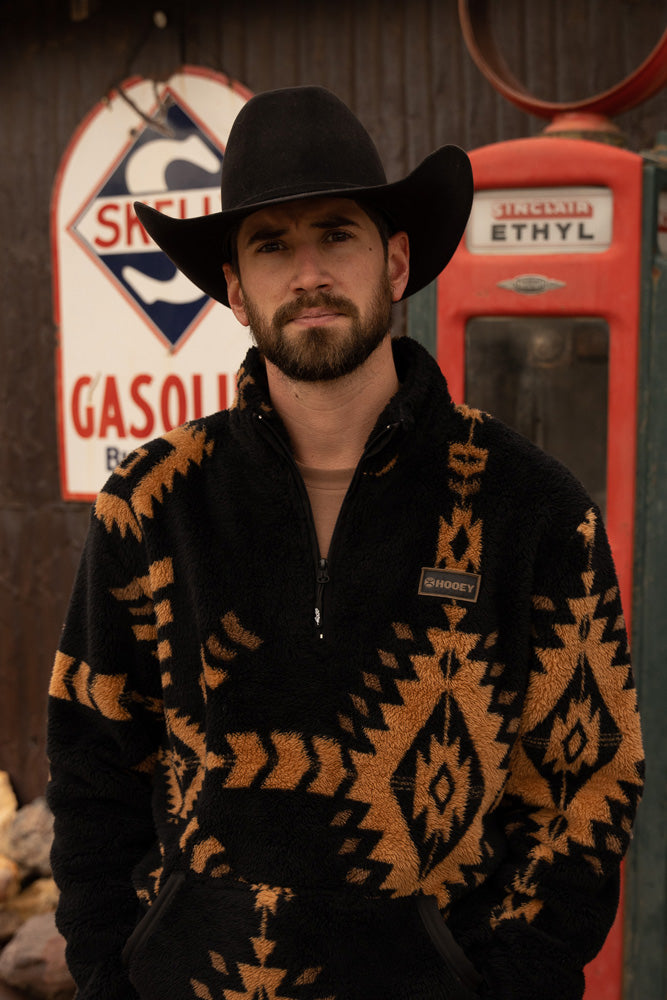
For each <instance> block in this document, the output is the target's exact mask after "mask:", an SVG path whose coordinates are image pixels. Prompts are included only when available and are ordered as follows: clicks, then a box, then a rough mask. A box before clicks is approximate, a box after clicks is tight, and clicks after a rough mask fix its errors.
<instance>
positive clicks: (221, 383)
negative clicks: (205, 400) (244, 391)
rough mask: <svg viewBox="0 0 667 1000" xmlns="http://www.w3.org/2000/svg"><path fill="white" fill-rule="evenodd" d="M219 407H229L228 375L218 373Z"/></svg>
mask: <svg viewBox="0 0 667 1000" xmlns="http://www.w3.org/2000/svg"><path fill="white" fill-rule="evenodd" d="M218 409H219V410H226V409H227V376H226V375H218Z"/></svg>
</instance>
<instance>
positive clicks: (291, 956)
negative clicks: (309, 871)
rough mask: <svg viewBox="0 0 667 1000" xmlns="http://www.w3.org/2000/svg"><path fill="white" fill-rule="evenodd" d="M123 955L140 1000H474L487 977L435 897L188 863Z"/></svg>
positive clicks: (168, 883)
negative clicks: (223, 874)
mask: <svg viewBox="0 0 667 1000" xmlns="http://www.w3.org/2000/svg"><path fill="white" fill-rule="evenodd" d="M429 900H430V901H429ZM123 961H124V962H125V964H126V965H127V969H128V976H129V979H130V982H131V983H132V985H133V986H134V988H135V989H136V991H137V993H138V994H139V997H140V998H141V1000H165V998H166V997H168V998H169V1000H192V997H193V996H202V997H207V996H211V997H225V996H229V997H232V996H239V997H241V996H248V997H251V996H256V997H260V996H265V997H276V1000H278V998H279V1000H283V998H284V1000H472V998H474V996H475V994H474V989H475V985H476V984H477V983H478V982H479V981H480V979H479V977H478V976H477V973H476V972H475V970H474V968H473V967H472V965H471V964H470V963H469V962H468V960H467V959H466V957H465V955H464V954H463V952H462V951H461V949H460V948H459V947H458V945H457V944H456V942H455V941H454V938H453V937H452V936H451V934H450V933H449V931H448V929H447V927H446V925H445V924H444V921H443V920H442V917H441V916H440V913H439V911H438V908H437V905H436V902H435V899H434V898H433V897H423V896H403V897H399V898H391V897H388V896H376V897H367V896H363V895H362V894H360V893H358V892H356V891H350V890H348V889H341V890H339V891H338V890H328V889H322V890H316V889H313V890H310V889H309V890H303V889H290V888H285V887H279V888H276V887H271V886H267V885H251V884H249V883H246V882H238V881H234V880H232V879H227V878H207V877H205V876H199V875H195V874H193V873H190V872H187V873H186V872H177V873H175V874H172V875H171V876H170V877H169V878H168V879H167V881H166V882H165V885H164V887H163V888H162V890H161V892H160V894H159V895H158V897H157V899H156V901H155V903H154V904H153V906H152V907H151V908H150V909H149V910H148V912H147V913H146V914H145V915H144V916H143V917H142V919H141V920H140V922H139V924H138V925H137V927H136V929H135V930H134V931H133V933H132V934H131V936H130V938H129V939H128V941H127V944H126V945H125V948H124V951H123Z"/></svg>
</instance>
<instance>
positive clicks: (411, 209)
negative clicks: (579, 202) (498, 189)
mask: <svg viewBox="0 0 667 1000" xmlns="http://www.w3.org/2000/svg"><path fill="white" fill-rule="evenodd" d="M313 197H336V198H351V199H353V200H354V201H358V202H361V203H362V206H363V204H367V205H369V206H372V207H373V208H376V209H378V210H379V211H380V212H382V213H383V214H384V215H385V216H387V217H388V219H389V221H390V223H391V225H392V227H393V229H394V231H396V232H398V231H401V230H403V231H405V232H406V233H407V234H408V238H409V241H410V277H409V280H408V283H407V286H406V289H405V291H404V293H403V296H402V297H403V298H407V297H408V296H410V295H413V294H414V293H415V292H417V291H419V289H421V288H424V287H425V286H426V285H428V284H429V283H430V282H431V281H433V280H434V279H435V278H436V277H437V276H438V275H439V274H440V272H441V271H442V270H443V269H444V268H445V266H446V265H447V263H448V262H449V260H450V259H451V257H452V255H453V253H454V251H455V250H456V248H457V246H458V244H459V241H460V240H461V237H462V236H463V232H464V230H465V227H466V223H467V221H468V216H469V214H470V208H471V205H472V197H473V179H472V169H471V167H470V161H469V159H468V157H467V155H466V154H465V152H464V151H463V150H462V149H460V148H459V147H458V146H441V147H440V148H439V149H437V150H435V152H433V153H431V154H430V155H429V156H427V157H426V159H425V160H423V161H422V163H420V165H419V166H418V167H416V168H415V169H414V170H413V171H412V172H411V173H410V174H408V176H407V177H405V178H403V179H402V180H400V181H396V182H394V183H393V184H381V185H373V186H371V187H350V186H348V187H334V188H331V187H326V188H324V187H323V186H321V185H320V186H318V185H316V184H313V185H312V186H311V187H309V188H308V189H306V190H304V189H303V187H302V188H301V190H300V191H299V193H298V194H295V193H290V194H287V195H285V196H280V197H272V198H269V199H265V200H262V201H257V202H254V203H253V204H250V205H248V204H246V205H244V206H242V207H238V208H232V209H229V210H227V211H224V212H217V213H214V214H212V215H204V216H199V217H197V218H194V219H175V218H172V217H171V216H168V215H164V214H163V213H162V212H158V211H156V210H155V209H153V208H150V207H149V206H147V205H144V204H142V203H141V202H135V206H134V207H135V211H136V213H137V216H138V218H139V220H140V222H141V223H142V225H143V226H144V228H145V229H146V232H147V233H148V234H149V235H150V236H151V237H152V239H153V240H154V241H155V243H157V245H158V246H159V247H160V248H161V249H162V250H163V251H164V252H165V253H166V254H167V256H168V257H169V258H170V259H171V260H172V261H173V263H174V264H175V265H176V267H177V268H178V269H179V270H180V271H182V272H183V273H184V274H185V275H187V277H188V278H190V280H191V281H193V282H194V284H195V285H197V287H198V288H201V290H202V292H205V293H206V295H210V296H211V297H212V298H214V299H217V301H218V302H222V303H223V304H224V305H226V306H228V305H229V300H228V298H227V284H226V281H225V277H224V274H223V270H222V265H223V264H224V263H225V262H227V260H228V257H229V254H228V252H227V250H226V247H227V245H228V244H227V237H228V235H229V232H230V230H231V229H232V228H233V227H234V226H235V225H236V224H237V223H238V222H240V221H241V220H242V219H243V218H244V217H245V216H247V215H250V214H251V213H252V212H256V211H259V210H260V209H262V208H267V207H269V206H271V205H280V204H284V203H286V202H289V201H297V200H299V201H300V200H302V199H304V198H313Z"/></svg>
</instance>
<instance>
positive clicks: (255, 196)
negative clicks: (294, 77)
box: [221, 87, 386, 211]
mask: <svg viewBox="0 0 667 1000" xmlns="http://www.w3.org/2000/svg"><path fill="white" fill-rule="evenodd" d="M383 184H386V176H385V172H384V168H383V166H382V162H381V161H380V157H379V154H378V151H377V149H376V148H375V144H374V143H373V140H372V139H371V137H370V135H369V134H368V132H367V131H366V129H365V128H364V127H363V125H362V124H361V122H360V121H359V120H358V119H357V118H356V117H355V115H354V114H353V113H352V112H351V111H350V109H349V108H348V107H347V106H346V105H345V104H344V103H343V102H342V101H341V100H340V99H339V98H338V97H336V95H335V94H332V93H331V92H330V91H328V90H326V89H325V88H323V87H292V88H285V89H282V90H273V91H268V92H265V93H262V94H258V95H257V96H255V97H253V98H251V99H250V100H249V101H248V102H247V104H245V105H244V106H243V108H242V109H241V110H240V111H239V113H238V115H237V116H236V119H235V121H234V124H233V126H232V128H231V131H230V133H229V139H228V141H227V148H226V150H225V154H224V157H223V162H222V182H221V197H222V209H223V211H228V210H233V209H240V208H244V207H251V206H253V205H258V206H260V205H261V204H262V203H264V202H269V201H275V200H283V199H285V200H287V199H289V198H298V197H303V196H305V195H313V194H316V193H317V192H318V191H332V190H344V189H345V188H366V187H374V186H376V185H383Z"/></svg>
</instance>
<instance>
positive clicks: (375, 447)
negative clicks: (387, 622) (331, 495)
mask: <svg viewBox="0 0 667 1000" xmlns="http://www.w3.org/2000/svg"><path fill="white" fill-rule="evenodd" d="M255 416H256V418H257V420H258V421H260V422H261V423H262V425H263V426H264V427H268V428H269V431H270V436H271V438H272V439H273V441H274V442H275V444H276V445H277V447H278V450H279V451H280V452H281V453H282V454H283V455H284V456H285V458H286V459H287V461H288V464H289V466H290V469H291V470H292V474H293V476H294V480H295V483H296V487H297V491H298V493H299V496H300V498H301V501H302V504H303V506H304V510H305V512H306V519H307V523H308V530H309V535H310V541H311V546H312V549H313V553H314V557H315V582H316V590H315V594H316V597H315V608H314V622H315V629H316V635H317V637H318V639H320V640H323V639H324V637H325V627H324V625H325V618H324V592H325V587H326V585H327V584H328V583H331V552H332V550H333V547H334V542H335V539H336V535H337V534H338V526H339V524H340V521H341V516H342V514H343V511H344V509H345V507H346V505H347V503H348V501H349V498H350V496H351V494H352V493H353V491H354V489H355V488H356V486H357V484H358V482H359V479H360V478H361V475H362V469H361V467H362V464H363V462H364V461H365V460H366V459H368V458H370V457H372V456H373V455H376V454H377V453H378V452H379V451H381V450H382V448H384V447H385V445H386V444H387V443H388V441H389V439H390V438H391V437H392V436H393V434H394V433H395V432H396V431H397V430H398V428H399V427H400V426H401V421H397V422H396V423H393V424H386V425H385V426H384V427H382V428H381V429H380V430H379V431H378V433H377V434H376V435H375V436H374V437H373V438H371V440H370V441H369V442H368V444H367V445H366V447H365V448H364V451H363V453H362V455H361V458H360V459H359V462H358V463H357V467H356V469H355V470H354V475H353V476H352V481H351V482H350V485H349V487H348V490H347V493H346V494H345V498H344V499H343V504H342V506H341V509H340V511H339V512H338V517H337V519H336V524H335V526H334V530H333V535H332V536H331V544H330V546H329V558H328V559H324V558H322V556H321V555H320V548H319V543H318V541H317V531H316V530H315V521H314V519H313V511H312V507H311V505H310V498H309V496H308V490H307V489H306V485H305V483H304V481H303V477H302V475H301V473H300V472H299V469H298V467H297V464H296V462H295V461H294V456H293V455H292V452H291V450H290V448H289V447H288V445H287V444H286V442H285V441H283V439H282V437H281V436H280V434H279V433H278V432H277V430H276V429H275V427H272V426H271V424H270V422H269V421H266V420H264V415H263V414H262V413H257V414H255Z"/></svg>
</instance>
